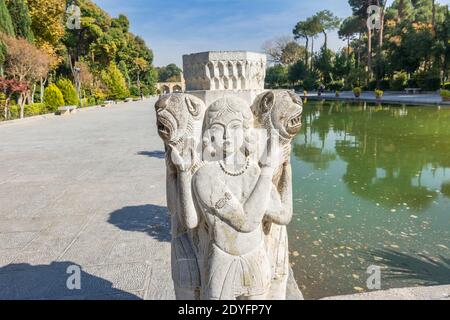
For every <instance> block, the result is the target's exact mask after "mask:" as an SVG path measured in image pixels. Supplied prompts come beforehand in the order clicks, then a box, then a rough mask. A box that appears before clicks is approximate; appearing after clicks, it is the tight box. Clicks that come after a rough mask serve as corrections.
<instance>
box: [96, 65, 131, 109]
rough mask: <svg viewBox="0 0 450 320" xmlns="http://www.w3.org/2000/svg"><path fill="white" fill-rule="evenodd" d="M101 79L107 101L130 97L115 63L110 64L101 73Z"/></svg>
mask: <svg viewBox="0 0 450 320" xmlns="http://www.w3.org/2000/svg"><path fill="white" fill-rule="evenodd" d="M101 79H102V82H103V83H104V84H105V86H106V88H107V97H108V99H113V100H120V99H125V98H127V97H128V96H129V95H130V93H129V91H128V89H127V85H126V83H125V78H124V76H123V74H122V73H121V72H120V70H119V68H117V66H116V64H115V63H111V64H110V65H109V66H108V68H107V69H106V70H104V71H102V74H101Z"/></svg>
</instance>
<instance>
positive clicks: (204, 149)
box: [156, 51, 302, 300]
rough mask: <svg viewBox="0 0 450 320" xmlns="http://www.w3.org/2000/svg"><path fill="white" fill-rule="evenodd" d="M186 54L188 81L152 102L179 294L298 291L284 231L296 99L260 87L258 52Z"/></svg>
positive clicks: (269, 295)
mask: <svg viewBox="0 0 450 320" xmlns="http://www.w3.org/2000/svg"><path fill="white" fill-rule="evenodd" d="M183 64H184V76H185V80H186V89H187V90H188V91H187V92H186V93H173V94H169V95H165V96H162V97H161V98H160V100H159V101H158V102H157V103H156V112H157V121H158V132H159V135H160V136H161V138H162V139H163V140H164V143H165V146H166V166H167V205H168V208H169V212H170V214H171V216H172V258H171V259H172V278H173V281H174V286H175V291H176V296H177V299H249V300H252V299H279V300H282V299H286V298H288V297H290V298H293V296H295V298H301V293H300V291H299V290H298V287H297V286H296V284H295V281H294V280H293V277H292V271H291V270H290V267H289V254H288V235H287V231H286V226H287V224H289V222H290V221H291V218H292V215H293V212H292V173H291V165H290V154H291V141H292V139H293V138H294V137H295V135H296V134H297V133H298V132H299V131H300V127H301V114H302V101H301V99H299V98H298V97H297V96H296V95H295V94H294V93H293V92H291V91H286V90H270V91H266V90H264V77H265V68H266V57H265V55H262V54H259V53H252V52H240V51H238V52H205V53H198V54H191V55H185V56H183ZM288 288H290V289H288ZM292 288H294V289H292ZM287 291H290V292H289V293H287ZM292 291H294V292H292Z"/></svg>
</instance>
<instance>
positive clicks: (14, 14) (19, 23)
mask: <svg viewBox="0 0 450 320" xmlns="http://www.w3.org/2000/svg"><path fill="white" fill-rule="evenodd" d="M8 11H9V14H10V15H11V20H12V24H13V26H14V31H15V34H16V36H17V37H21V38H24V39H27V40H28V41H30V42H33V41H34V35H33V31H32V30H31V17H30V14H29V11H28V5H27V3H26V2H25V0H9V1H8Z"/></svg>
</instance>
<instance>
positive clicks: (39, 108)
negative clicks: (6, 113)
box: [24, 103, 47, 117]
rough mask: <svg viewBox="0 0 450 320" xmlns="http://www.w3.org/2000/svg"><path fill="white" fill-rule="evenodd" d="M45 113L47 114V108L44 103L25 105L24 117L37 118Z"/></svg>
mask: <svg viewBox="0 0 450 320" xmlns="http://www.w3.org/2000/svg"><path fill="white" fill-rule="evenodd" d="M45 113H47V108H46V106H45V104H44V103H33V104H31V105H25V109H24V114H25V117H32V116H38V115H40V114H45Z"/></svg>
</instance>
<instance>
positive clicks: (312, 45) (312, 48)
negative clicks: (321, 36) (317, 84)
mask: <svg viewBox="0 0 450 320" xmlns="http://www.w3.org/2000/svg"><path fill="white" fill-rule="evenodd" d="M313 60H314V37H312V38H311V70H312V69H313Z"/></svg>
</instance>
